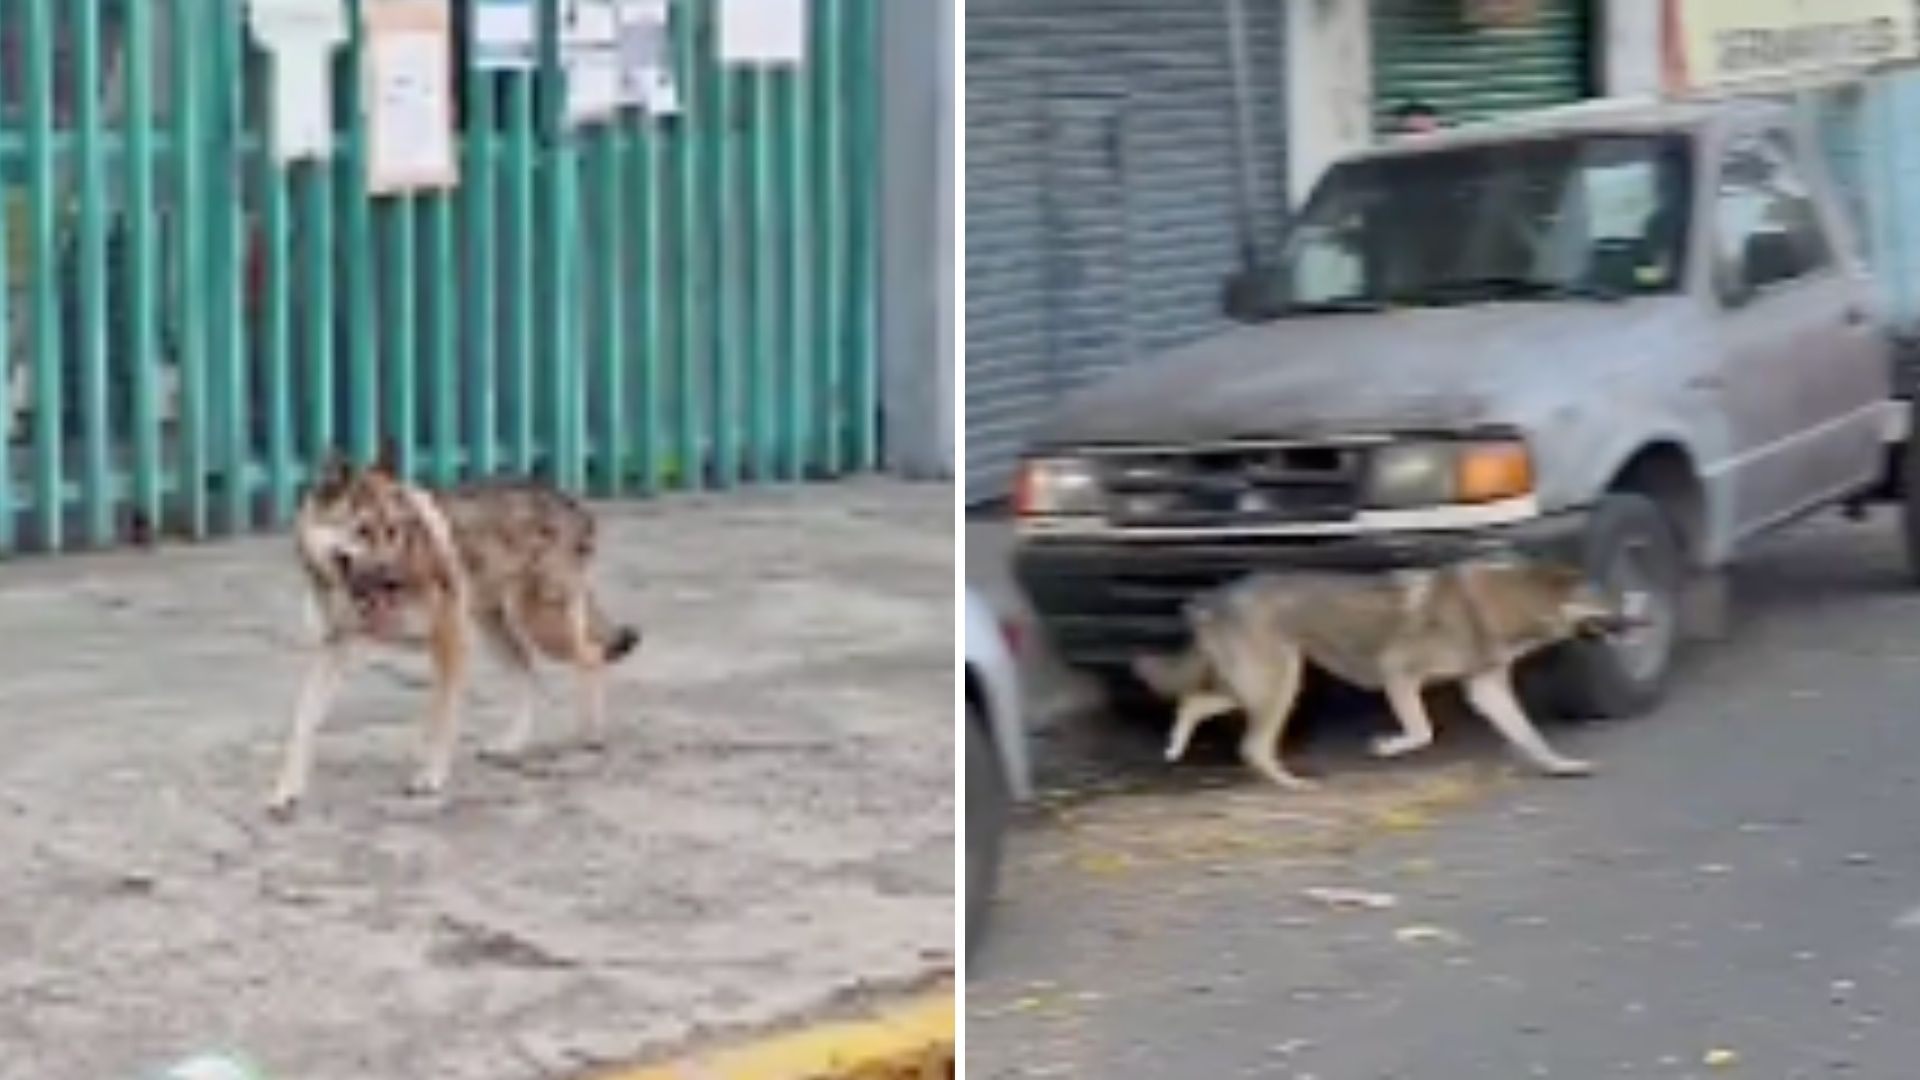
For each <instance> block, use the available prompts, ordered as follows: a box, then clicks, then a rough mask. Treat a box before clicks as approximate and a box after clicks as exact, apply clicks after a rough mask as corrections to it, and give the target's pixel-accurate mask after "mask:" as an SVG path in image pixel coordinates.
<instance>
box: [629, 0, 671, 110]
mask: <svg viewBox="0 0 1920 1080" xmlns="http://www.w3.org/2000/svg"><path fill="white" fill-rule="evenodd" d="M669 15H670V13H669V11H668V6H667V0H624V2H623V3H622V4H621V5H620V79H621V86H620V97H621V99H622V100H623V101H625V102H627V103H628V104H631V105H638V106H640V107H641V108H643V109H645V110H647V111H648V112H649V113H652V114H653V115H655V116H671V115H673V114H674V113H677V112H679V111H680V86H679V84H678V83H677V82H675V81H674V76H673V38H672V36H671V23H670V21H669Z"/></svg>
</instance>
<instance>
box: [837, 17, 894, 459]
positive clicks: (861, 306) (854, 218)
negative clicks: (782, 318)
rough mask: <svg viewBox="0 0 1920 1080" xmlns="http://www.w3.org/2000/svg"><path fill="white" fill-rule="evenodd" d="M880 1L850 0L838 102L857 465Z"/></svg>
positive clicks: (875, 271)
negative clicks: (843, 121) (843, 115)
mask: <svg viewBox="0 0 1920 1080" xmlns="http://www.w3.org/2000/svg"><path fill="white" fill-rule="evenodd" d="M883 2H884V0H850V3H851V5H852V14H851V15H850V17H849V18H850V21H851V22H852V23H853V27H852V30H851V32H850V33H848V34H847V35H846V36H847V38H848V39H849V40H850V41H851V42H852V50H853V51H852V58H851V62H850V63H849V64H848V65H847V76H848V77H847V87H846V90H845V91H844V93H845V95H846V96H845V97H843V98H842V100H843V101H845V102H846V104H845V106H844V108H845V110H846V111H847V113H848V114H849V119H848V126H849V128H850V136H849V139H848V143H849V154H848V157H849V161H848V165H847V168H848V170H849V172H850V174H851V175H852V182H851V184H849V199H850V201H851V203H852V207H851V212H850V214H849V224H848V239H847V247H848V249H849V253H850V254H849V263H850V265H849V272H848V281H847V292H846V297H847V299H846V304H847V305H848V306H849V307H850V308H851V309H852V310H851V311H850V312H849V313H848V316H847V318H848V321H849V327H848V330H849V335H848V336H849V338H850V340H849V341H848V342H847V345H846V348H847V359H848V363H849V365H850V367H851V371H850V372H849V374H848V376H847V383H848V388H849V393H848V397H849V404H848V406H847V414H848V415H847V424H848V427H849V429H850V430H849V432H848V439H847V442H848V450H847V460H848V462H849V463H850V464H851V465H852V467H853V468H855V469H857V470H862V471H864V470H868V469H872V468H874V467H875V466H876V465H878V464H879V460H880V423H879V420H880V358H879V334H880V312H879V307H878V302H877V295H876V290H877V287H878V277H879V267H878V258H879V251H880V245H879V232H878V229H879V215H880V186H879V170H880V146H879V138H880V115H879V96H880V52H879V48H880V20H879V9H880V4H881V3H883Z"/></svg>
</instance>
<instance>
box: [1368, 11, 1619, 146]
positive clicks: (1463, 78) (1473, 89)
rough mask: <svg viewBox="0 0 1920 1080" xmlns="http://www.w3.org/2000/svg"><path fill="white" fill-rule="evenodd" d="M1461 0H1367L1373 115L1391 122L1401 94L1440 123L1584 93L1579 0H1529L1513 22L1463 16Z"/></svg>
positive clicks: (1586, 57) (1386, 124)
mask: <svg viewBox="0 0 1920 1080" xmlns="http://www.w3.org/2000/svg"><path fill="white" fill-rule="evenodd" d="M1466 8H1467V4H1466V2H1465V0H1373V71H1374V76H1373V78H1374V109H1375V123H1376V125H1377V126H1378V127H1379V129H1380V130H1382V131H1387V130H1391V128H1392V124H1393V112H1394V110H1395V109H1397V108H1399V107H1400V106H1401V105H1403V104H1405V103H1406V102H1409V101H1420V102H1424V103H1425V104H1427V105H1430V106H1432V107H1433V108H1434V109H1435V110H1437V111H1438V112H1439V114H1440V118H1441V121H1442V122H1443V123H1445V124H1447V125H1448V126H1452V125H1454V124H1460V123H1465V122H1468V121H1473V120H1485V119H1488V118H1490V117H1494V116H1498V115H1500V114H1502V113H1510V112H1517V111H1519V110H1522V109H1538V108H1543V107H1546V106H1550V105H1564V104H1567V103H1568V102H1573V101H1579V100H1580V99H1582V98H1584V97H1586V96H1587V95H1588V90H1589V86H1590V84H1591V82H1592V78H1591V64H1590V57H1591V55H1592V54H1591V51H1590V49H1589V46H1588V42H1589V40H1590V36H1589V25H1588V18H1587V15H1586V12H1585V8H1586V5H1585V4H1584V3H1582V2H1581V0H1537V4H1536V8H1537V11H1536V13H1535V14H1534V15H1532V16H1531V17H1529V18H1528V19H1527V20H1526V21H1525V22H1523V23H1521V24H1519V25H1514V26H1502V27H1482V26H1477V25H1475V24H1473V23H1472V22H1470V21H1469V20H1468V17H1467V15H1466Z"/></svg>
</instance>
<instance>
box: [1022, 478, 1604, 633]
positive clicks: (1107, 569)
mask: <svg viewBox="0 0 1920 1080" xmlns="http://www.w3.org/2000/svg"><path fill="white" fill-rule="evenodd" d="M1586 524H1587V515H1586V513H1585V512H1583V511H1571V512H1564V513H1557V514H1552V515H1548V516H1544V517H1540V518H1535V519H1533V520H1531V521H1527V522H1523V523H1520V524H1516V525H1504V526H1499V527H1495V528H1482V529H1474V530H1471V531H1449V532H1399V533H1373V534H1366V535H1350V536H1342V537H1335V538H1313V539H1286V540H1280V539H1260V540H1249V541H1234V542H1221V541H1191V540H1182V541H1129V540H1108V539H1099V540H1093V539H1067V538H1056V537H1030V538H1027V539H1024V540H1023V541H1022V542H1021V543H1020V545H1019V547H1018V548H1017V549H1016V550H1015V553H1014V560H1013V562H1014V576H1015V577H1016V579H1017V580H1018V581H1019V582H1020V586H1021V588H1022V589H1024V590H1025V591H1026V593H1027V596H1028V598H1029V599H1030V600H1031V601H1032V603H1033V607H1034V610H1035V612H1036V613H1037V614H1038V615H1039V617H1040V622H1041V624H1042V626H1043V627H1044V628H1045V630H1046V631H1047V634H1048V635H1049V637H1050V638H1051V640H1052V643H1053V646H1054V648H1055V649H1056V650H1058V652H1059V654H1060V656H1061V658H1062V659H1064V660H1065V661H1066V662H1067V663H1069V664H1072V665H1074V666H1076V667H1083V668H1120V667H1123V666H1125V665H1126V664H1127V663H1129V662H1130V661H1131V660H1132V659H1133V658H1134V657H1136V656H1139V655H1141V654H1142V653H1148V652H1164V651H1169V650H1174V649H1178V648H1180V647H1181V646H1182V645H1183V644H1184V643H1185V641H1186V638H1187V632H1186V627H1185V625H1184V623H1183V622H1182V620H1181V607H1182V606H1183V605H1184V604H1185V603H1186V601H1187V600H1188V599H1189V598H1191V597H1193V596H1195V595H1198V594H1200V593H1203V592H1206V591H1207V590H1209V589H1213V588H1216V587H1218V586H1220V585H1224V584H1226V583H1228V582H1230V581H1233V580H1235V579H1237V578H1240V577H1243V576H1245V575H1247V574H1251V573H1256V572H1259V571H1289V570H1292V571H1309V570H1311V571H1324V572H1337V573H1379V572H1382V571H1386V570H1394V569H1406V568H1415V567H1432V566H1440V565H1444V564H1446V563H1449V562H1453V561H1456V560H1459V559H1462V558H1466V557H1468V556H1470V555H1475V554H1486V553H1487V552H1488V551H1489V550H1500V549H1507V550H1514V551H1518V552H1521V553H1524V554H1527V555H1531V556H1534V557H1538V558H1549V559H1560V560H1570V561H1576V562H1577V561H1578V559H1579V552H1580V541H1581V537H1582V536H1583V535H1584V533H1585V531H1586Z"/></svg>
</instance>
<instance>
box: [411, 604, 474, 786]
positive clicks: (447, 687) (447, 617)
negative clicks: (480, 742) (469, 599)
mask: <svg viewBox="0 0 1920 1080" xmlns="http://www.w3.org/2000/svg"><path fill="white" fill-rule="evenodd" d="M468 643H469V634H468V630H467V625H466V612H465V605H464V603H461V602H457V601H455V602H448V603H447V604H445V605H444V610H442V611H441V612H440V613H439V615H438V617H437V618H436V619H435V621H434V627H433V633H432V640H431V651H432V653H433V705H432V708H431V711H429V713H428V714H427V722H426V727H425V729H424V731H423V732H422V736H421V740H420V742H421V746H420V766H419V769H418V770H417V771H416V772H415V773H414V775H413V779H412V781H410V782H409V783H408V784H407V790H408V792H410V793H411V794H414V795H437V794H439V793H440V792H441V791H443V790H445V789H446V786H447V774H448V772H449V771H450V770H451V769H452V768H453V751H454V747H455V745H456V744H457V743H458V742H459V739H460V706H461V702H462V700H463V699H464V698H465V696H466V688H467V686H466V684H467V669H468V664H469V660H470V657H469V656H468Z"/></svg>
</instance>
